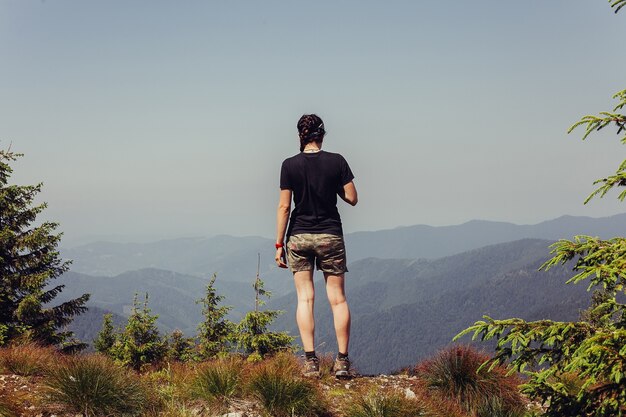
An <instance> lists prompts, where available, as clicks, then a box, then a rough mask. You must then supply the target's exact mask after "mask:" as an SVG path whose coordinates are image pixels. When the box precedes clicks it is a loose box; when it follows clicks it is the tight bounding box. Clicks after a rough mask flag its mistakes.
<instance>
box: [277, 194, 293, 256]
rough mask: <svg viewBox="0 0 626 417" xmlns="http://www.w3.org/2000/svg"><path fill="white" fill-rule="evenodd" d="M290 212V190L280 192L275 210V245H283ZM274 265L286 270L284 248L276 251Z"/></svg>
mask: <svg viewBox="0 0 626 417" xmlns="http://www.w3.org/2000/svg"><path fill="white" fill-rule="evenodd" d="M290 211H291V190H280V197H279V199H278V209H277V210H276V243H277V244H282V245H284V243H285V242H284V239H285V232H286V231H287V222H288V221H289V212H290ZM275 260H276V264H277V265H278V266H279V267H280V268H287V262H286V259H285V248H284V247H280V248H277V249H276V258H275Z"/></svg>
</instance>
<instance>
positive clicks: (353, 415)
mask: <svg viewBox="0 0 626 417" xmlns="http://www.w3.org/2000/svg"><path fill="white" fill-rule="evenodd" d="M347 408H348V409H347V411H346V417H412V416H425V415H428V414H425V411H424V410H423V408H422V407H420V405H419V404H418V403H417V401H412V400H408V399H406V398H405V397H404V396H403V395H401V394H398V393H391V394H385V393H380V392H374V391H372V392H370V393H368V394H365V395H358V396H357V397H356V398H354V399H353V400H352V401H351V402H350V404H349V405H348V407H347Z"/></svg>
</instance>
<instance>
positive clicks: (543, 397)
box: [457, 0, 626, 417]
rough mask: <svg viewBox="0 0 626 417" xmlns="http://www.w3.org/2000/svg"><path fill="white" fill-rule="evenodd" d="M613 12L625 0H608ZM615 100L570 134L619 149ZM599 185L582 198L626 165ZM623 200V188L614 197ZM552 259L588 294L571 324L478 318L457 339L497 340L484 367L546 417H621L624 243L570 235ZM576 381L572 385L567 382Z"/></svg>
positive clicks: (625, 181)
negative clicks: (612, 132)
mask: <svg viewBox="0 0 626 417" xmlns="http://www.w3.org/2000/svg"><path fill="white" fill-rule="evenodd" d="M611 5H612V6H613V7H615V8H616V12H617V11H618V10H619V9H620V8H622V7H623V6H625V5H626V0H618V1H614V0H611ZM614 98H616V99H618V100H619V102H618V104H617V106H615V108H614V109H613V111H607V112H601V113H600V114H599V115H597V116H595V115H590V116H585V117H583V118H582V119H581V120H580V121H579V122H577V123H575V124H574V125H573V126H572V127H571V128H570V129H569V132H572V131H573V130H574V129H576V128H578V127H581V126H584V127H585V128H586V131H585V133H584V135H583V140H584V139H586V138H587V137H588V136H589V135H590V134H591V133H593V132H596V131H598V130H601V129H603V128H605V127H607V126H615V127H616V128H617V134H618V135H620V134H624V137H622V138H621V142H622V143H623V144H626V115H625V114H622V113H618V112H619V111H620V110H623V109H624V108H626V90H623V91H620V92H619V93H617V94H616V95H615V96H614ZM596 184H600V186H599V187H598V189H596V190H595V191H594V192H593V193H592V194H591V195H590V196H589V197H588V198H587V199H586V200H585V204H586V203H587V202H588V201H589V200H591V199H592V198H593V197H595V196H600V197H603V196H604V195H606V193H607V192H608V191H610V190H611V189H612V188H613V187H621V186H626V160H625V161H624V162H622V164H621V165H620V166H619V167H618V169H617V171H616V172H615V174H613V175H610V176H608V177H606V178H602V179H600V180H598V181H596ZM618 198H619V200H621V201H623V200H624V198H626V191H624V192H622V193H620V194H619V196H618ZM552 253H553V254H554V256H553V258H552V259H550V260H548V261H547V262H546V263H545V264H544V265H543V266H542V267H541V268H542V269H544V270H547V269H549V268H552V267H554V266H558V265H565V264H570V265H572V264H573V267H574V271H575V272H576V275H574V276H573V277H572V278H571V279H570V280H568V281H567V283H568V284H570V283H571V284H575V283H581V282H586V283H587V284H588V289H589V290H591V289H594V290H595V291H594V292H593V295H592V297H591V302H590V307H589V309H588V310H587V311H585V312H584V313H583V314H582V315H581V318H580V319H579V321H577V322H555V321H552V320H539V321H534V322H527V321H524V320H521V319H508V320H494V319H492V318H490V317H487V316H485V317H484V318H485V320H484V321H478V322H476V323H475V324H474V325H473V326H471V327H470V328H468V329H466V330H464V331H463V332H461V333H460V334H459V335H457V338H458V337H460V336H462V335H463V334H467V333H473V334H474V339H475V338H478V337H480V338H481V339H482V340H488V339H496V340H497V345H496V355H495V356H494V357H493V358H492V359H490V360H489V361H488V362H487V363H485V364H484V365H485V366H486V365H490V367H493V366H495V365H497V364H498V363H502V362H506V361H511V363H512V365H513V366H514V369H516V370H518V371H521V372H524V373H525V374H526V375H527V376H528V379H527V381H526V382H525V383H524V384H523V385H522V390H523V392H524V393H525V394H526V395H528V396H529V397H530V398H531V399H532V400H535V401H538V402H540V403H542V404H543V405H544V406H545V407H546V411H545V413H544V415H546V416H554V417H557V416H559V417H560V416H571V417H578V416H580V417H583V416H585V417H586V416H597V417H604V416H607V417H608V416H625V415H626V304H624V303H623V301H624V300H625V296H626V238H624V237H617V238H613V239H610V240H601V239H598V238H594V237H591V236H575V237H574V239H573V240H565V239H562V240H559V241H558V242H556V243H554V244H553V245H552ZM572 379H574V380H578V383H577V384H571V383H570V382H571V381H572Z"/></svg>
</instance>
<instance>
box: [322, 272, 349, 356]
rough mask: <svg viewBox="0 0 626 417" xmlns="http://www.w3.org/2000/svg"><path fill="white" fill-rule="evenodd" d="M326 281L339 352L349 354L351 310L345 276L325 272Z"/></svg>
mask: <svg viewBox="0 0 626 417" xmlns="http://www.w3.org/2000/svg"><path fill="white" fill-rule="evenodd" d="M324 279H325V280H326V294H327V295H328V301H329V302H330V307H331V308H332V310H333V319H334V323H335V334H336V335H337V347H338V349H339V352H341V353H345V354H347V353H348V344H349V343H350V309H349V308H348V301H347V300H346V293H345V288H344V275H343V274H340V275H334V274H331V273H327V272H325V273H324Z"/></svg>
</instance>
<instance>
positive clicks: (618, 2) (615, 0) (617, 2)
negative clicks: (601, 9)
mask: <svg viewBox="0 0 626 417" xmlns="http://www.w3.org/2000/svg"><path fill="white" fill-rule="evenodd" d="M609 3H610V4H611V7H614V8H615V13H617V12H619V11H620V9H621V8H622V7H624V6H626V0H609Z"/></svg>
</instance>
